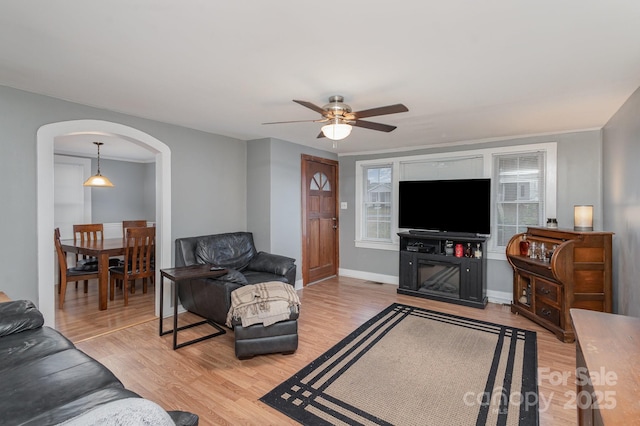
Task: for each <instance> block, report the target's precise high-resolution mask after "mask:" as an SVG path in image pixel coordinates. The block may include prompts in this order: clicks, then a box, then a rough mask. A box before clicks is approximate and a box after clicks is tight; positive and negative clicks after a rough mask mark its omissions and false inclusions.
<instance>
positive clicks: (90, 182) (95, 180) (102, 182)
mask: <svg viewBox="0 0 640 426" xmlns="http://www.w3.org/2000/svg"><path fill="white" fill-rule="evenodd" d="M82 185H83V186H98V187H106V188H112V187H113V184H112V183H111V181H110V180H109V179H108V178H106V177H104V176H102V175H100V174H97V175H93V176H91V177H90V178H89V179H87V180H86V181H85V182H84V183H83V184H82Z"/></svg>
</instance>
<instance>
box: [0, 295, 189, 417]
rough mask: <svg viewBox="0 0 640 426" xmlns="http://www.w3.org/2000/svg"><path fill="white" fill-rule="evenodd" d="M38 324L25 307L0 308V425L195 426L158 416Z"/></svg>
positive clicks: (154, 407)
mask: <svg viewBox="0 0 640 426" xmlns="http://www.w3.org/2000/svg"><path fill="white" fill-rule="evenodd" d="M43 324H44V319H43V317H42V314H41V313H40V311H38V309H37V308H36V307H35V305H34V304H33V303H32V302H30V301H26V300H18V301H11V302H4V303H0V424H3V425H38V426H43V425H56V424H59V423H62V422H65V424H67V423H66V422H69V423H68V424H69V425H83V424H96V423H100V421H99V420H98V419H102V420H104V419H105V418H106V419H110V420H109V421H108V422H109V423H108V424H112V423H110V421H111V420H113V422H114V423H113V424H116V423H117V421H116V420H115V419H119V421H121V422H122V421H123V419H124V420H125V423H117V424H143V422H141V421H140V420H142V419H144V424H150V423H148V421H151V422H152V423H154V424H165V425H172V424H174V425H191V426H194V425H197V424H198V416H196V415H194V414H191V413H187V412H182V411H170V412H167V411H164V410H163V409H162V408H161V407H160V406H159V405H157V404H155V403H152V402H151V401H148V400H143V399H142V398H141V397H140V396H139V395H138V394H136V393H134V392H131V391H129V390H127V389H125V388H124V386H123V384H122V383H121V382H120V381H119V380H118V379H117V378H116V376H114V375H113V373H112V372H111V371H109V370H108V369H107V368H106V367H105V366H103V365H102V364H100V363H99V362H98V361H96V360H95V359H93V358H91V357H90V356H88V355H86V354H85V353H84V352H82V351H80V350H78V349H76V348H75V346H74V345H73V343H71V342H70V341H69V340H68V339H67V338H65V337H64V336H63V335H62V334H60V333H59V332H57V331H56V330H54V329H52V328H50V327H46V326H43ZM141 403H147V404H141ZM152 419H154V420H152ZM100 424H104V423H100Z"/></svg>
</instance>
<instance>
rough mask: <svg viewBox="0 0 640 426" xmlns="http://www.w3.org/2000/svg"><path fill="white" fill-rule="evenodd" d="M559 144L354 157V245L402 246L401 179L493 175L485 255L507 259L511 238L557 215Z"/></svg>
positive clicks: (373, 246)
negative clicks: (399, 183)
mask: <svg viewBox="0 0 640 426" xmlns="http://www.w3.org/2000/svg"><path fill="white" fill-rule="evenodd" d="M556 169H557V144H556V143H555V142H546V143H538V144H530V145H513V146H503V147H496V148H485V149H477V150H466V151H458V152H447V153H438V154H426V155H413V156H406V157H396V158H386V159H372V160H360V161H356V183H355V184H356V190H355V198H356V199H355V204H356V205H355V210H356V211H355V221H356V224H355V231H356V232H355V233H356V236H355V237H356V238H355V245H356V247H359V248H372V249H379V250H398V236H397V233H398V231H399V229H398V218H397V216H398V214H397V201H398V193H397V192H398V182H399V181H400V180H421V179H462V178H474V177H475V178H480V177H491V182H492V189H491V197H492V211H491V237H490V238H489V240H488V246H487V257H488V258H490V259H501V260H504V259H506V256H505V252H504V251H505V247H506V244H507V243H508V242H509V239H510V238H511V236H512V235H513V234H515V233H517V232H523V231H524V230H526V227H527V226H532V225H535V226H540V225H542V224H543V221H544V220H545V218H546V217H555V215H556Z"/></svg>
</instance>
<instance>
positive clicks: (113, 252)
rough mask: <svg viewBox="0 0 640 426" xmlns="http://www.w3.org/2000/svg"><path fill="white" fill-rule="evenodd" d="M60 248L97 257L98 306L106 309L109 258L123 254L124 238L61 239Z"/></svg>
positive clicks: (102, 309) (68, 251)
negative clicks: (75, 240)
mask: <svg viewBox="0 0 640 426" xmlns="http://www.w3.org/2000/svg"><path fill="white" fill-rule="evenodd" d="M60 243H61V245H62V250H63V251H65V252H67V253H78V254H84V255H87V256H93V257H95V258H97V259H98V306H99V309H100V310H101V311H104V310H105V309H107V293H108V291H107V290H108V289H109V258H110V257H113V256H121V255H123V254H124V250H125V245H126V241H125V239H124V238H105V239H104V240H91V241H82V242H81V241H77V242H75V243H74V242H73V240H61V241H60Z"/></svg>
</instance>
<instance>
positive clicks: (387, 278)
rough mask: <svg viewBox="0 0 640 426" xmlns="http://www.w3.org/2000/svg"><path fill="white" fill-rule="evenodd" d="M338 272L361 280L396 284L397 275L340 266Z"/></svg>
mask: <svg viewBox="0 0 640 426" xmlns="http://www.w3.org/2000/svg"><path fill="white" fill-rule="evenodd" d="M338 274H339V275H340V276H341V277H351V278H358V279H361V280H367V281H375V282H379V283H384V284H394V285H398V277H397V276H395V275H383V274H374V273H372V272H364V271H355V270H353V269H343V268H340V269H339V270H338Z"/></svg>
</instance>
